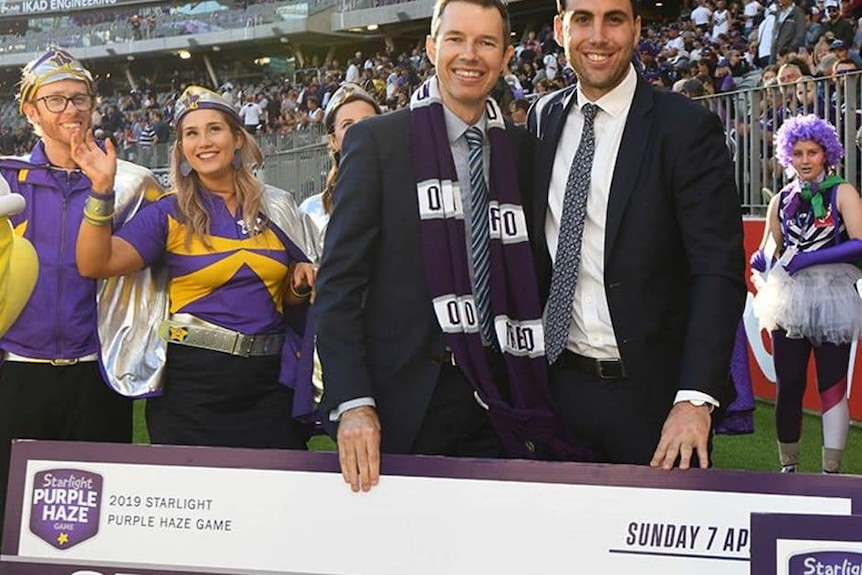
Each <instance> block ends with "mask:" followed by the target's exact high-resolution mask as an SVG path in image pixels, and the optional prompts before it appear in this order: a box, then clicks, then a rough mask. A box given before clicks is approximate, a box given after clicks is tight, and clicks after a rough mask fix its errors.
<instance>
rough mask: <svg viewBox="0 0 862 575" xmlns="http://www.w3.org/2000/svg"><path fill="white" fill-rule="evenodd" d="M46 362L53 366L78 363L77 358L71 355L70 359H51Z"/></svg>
mask: <svg viewBox="0 0 862 575" xmlns="http://www.w3.org/2000/svg"><path fill="white" fill-rule="evenodd" d="M48 362H49V363H50V364H51V365H53V366H54V367H66V366H69V365H75V364H76V363H78V358H77V357H73V358H72V359H51V360H48Z"/></svg>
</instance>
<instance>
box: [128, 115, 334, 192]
mask: <svg viewBox="0 0 862 575" xmlns="http://www.w3.org/2000/svg"><path fill="white" fill-rule="evenodd" d="M255 139H256V140H257V142H258V145H260V148H261V150H262V151H263V154H264V163H263V170H262V172H261V173H260V176H261V177H262V179H263V181H265V182H266V183H267V184H271V185H273V186H276V187H279V188H282V189H285V190H288V191H290V192H292V193H293V195H294V197H295V198H296V202H297V203H301V202H302V201H303V200H304V199H305V198H307V197H309V196H313V195H314V194H319V193H320V192H322V191H323V186H324V184H325V183H326V175H327V174H328V173H329V162H330V160H329V149H328V146H327V144H326V141H325V139H324V138H323V137H322V130H296V131H294V132H291V133H290V134H263V135H259V136H255ZM172 145H173V144H159V145H156V146H153V147H152V149H151V150H148V151H143V150H141V149H137V150H136V151H135V154H134V155H133V156H131V157H129V156H127V157H126V158H125V159H128V160H129V161H133V162H136V163H139V164H141V165H144V166H147V167H148V168H152V170H153V171H154V172H155V173H156V174H157V175H158V176H159V178H160V179H161V181H162V184H164V185H165V186H166V187H169V186H170V182H169V178H170V174H169V163H170V160H169V157H170V147H171V146H172Z"/></svg>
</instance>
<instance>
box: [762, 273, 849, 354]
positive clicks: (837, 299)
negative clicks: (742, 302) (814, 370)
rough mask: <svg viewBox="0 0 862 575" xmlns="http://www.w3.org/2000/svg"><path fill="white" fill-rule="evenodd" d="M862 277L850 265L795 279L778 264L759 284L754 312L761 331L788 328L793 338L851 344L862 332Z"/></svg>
mask: <svg viewBox="0 0 862 575" xmlns="http://www.w3.org/2000/svg"><path fill="white" fill-rule="evenodd" d="M859 279H862V270H860V269H859V268H857V267H856V266H854V265H851V264H821V265H813V266H811V267H808V268H805V269H803V270H800V271H798V272H796V274H794V275H793V276H790V275H789V274H788V273H787V272H786V271H784V268H783V267H781V265H776V266H774V267H773V268H772V269H771V270H770V271H769V276H768V277H767V279H766V283H765V284H762V285H761V286H758V287H759V291H758V293H757V296H756V297H755V298H754V314H755V315H756V316H757V319H758V320H759V321H760V327H761V328H763V329H765V330H768V331H770V332H771V331H773V330H775V329H779V328H781V329H784V330H785V331H786V332H787V337H789V338H803V337H804V338H807V339H809V340H811V342H813V343H814V344H815V345H819V344H821V343H823V342H829V343H835V344H839V343H852V342H853V341H855V340H856V339H858V338H859V335H860V333H862V299H860V297H859V294H858V293H857V292H856V281H857V280H859Z"/></svg>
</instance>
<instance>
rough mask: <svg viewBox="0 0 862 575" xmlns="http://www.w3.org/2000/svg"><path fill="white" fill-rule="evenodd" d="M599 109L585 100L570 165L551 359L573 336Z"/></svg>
mask: <svg viewBox="0 0 862 575" xmlns="http://www.w3.org/2000/svg"><path fill="white" fill-rule="evenodd" d="M598 112H599V107H598V106H596V105H595V104H584V105H583V107H582V108H581V113H583V115H584V131H583V132H582V133H581V143H580V144H578V151H577V152H575V157H574V159H573V160H572V166H571V168H569V178H568V180H567V181H566V195H565V197H564V198H563V213H562V215H561V216H560V236H559V240H558V243H557V257H556V258H555V259H554V273H553V275H552V276H551V293H550V296H549V297H548V309H547V313H546V315H545V356H546V357H547V359H548V363H554V362H555V361H557V358H558V357H560V354H561V353H563V349H564V348H565V347H566V341H567V340H568V339H569V326H570V324H571V323H572V300H573V299H574V297H575V286H576V285H577V283H578V271H579V266H580V264H581V240H582V238H583V235H584V220H585V219H586V216H587V198H588V197H589V195H590V177H591V173H592V169H593V156H594V155H595V151H596V134H595V129H594V122H595V119H596V114H597V113H598Z"/></svg>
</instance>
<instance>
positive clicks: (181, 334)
mask: <svg viewBox="0 0 862 575" xmlns="http://www.w3.org/2000/svg"><path fill="white" fill-rule="evenodd" d="M170 332H171V333H170V335H169V337H170V339H171V341H185V339H186V338H187V337H188V336H189V330H187V329H186V328H184V327H172V328H170Z"/></svg>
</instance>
